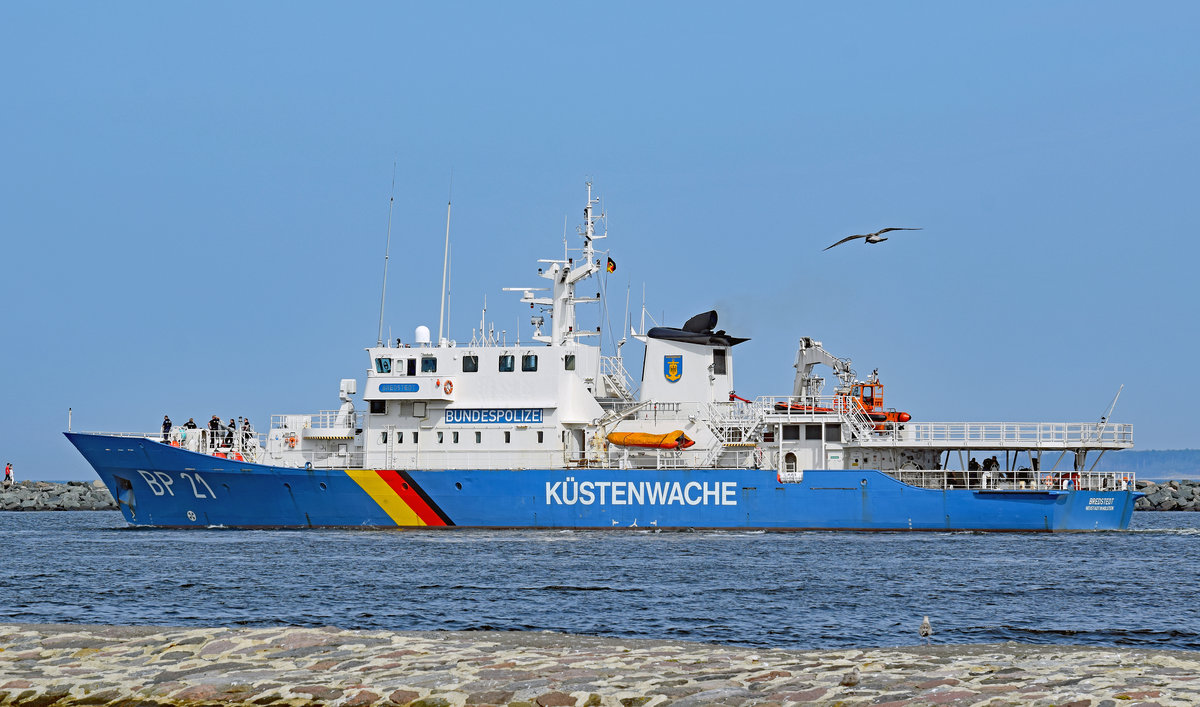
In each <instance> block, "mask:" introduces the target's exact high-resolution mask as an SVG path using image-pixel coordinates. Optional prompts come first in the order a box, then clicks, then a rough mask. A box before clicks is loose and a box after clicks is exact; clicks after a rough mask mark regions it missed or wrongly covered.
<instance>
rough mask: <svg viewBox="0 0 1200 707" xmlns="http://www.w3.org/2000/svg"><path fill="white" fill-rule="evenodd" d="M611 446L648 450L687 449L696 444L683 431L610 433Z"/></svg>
mask: <svg viewBox="0 0 1200 707" xmlns="http://www.w3.org/2000/svg"><path fill="white" fill-rule="evenodd" d="M608 441H609V443H610V444H615V445H617V446H618V447H645V448H647V449H687V448H688V447H690V446H692V445H693V444H695V442H694V441H692V439H691V438H690V437H688V436H687V435H685V434H684V433H683V431H682V430H675V431H674V432H668V433H666V434H665V435H656V434H652V433H650V432H610V433H609V435H608Z"/></svg>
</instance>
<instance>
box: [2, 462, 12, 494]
mask: <svg viewBox="0 0 1200 707" xmlns="http://www.w3.org/2000/svg"><path fill="white" fill-rule="evenodd" d="M13 483H15V482H14V481H13V473H12V462H8V463H7V464H5V465H4V488H9V487H10V486H12V485H13Z"/></svg>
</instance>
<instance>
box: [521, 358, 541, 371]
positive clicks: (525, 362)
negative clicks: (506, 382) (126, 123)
mask: <svg viewBox="0 0 1200 707" xmlns="http://www.w3.org/2000/svg"><path fill="white" fill-rule="evenodd" d="M521 370H522V371H524V372H525V373H531V372H533V371H536V370H537V354H525V355H524V356H522V357H521Z"/></svg>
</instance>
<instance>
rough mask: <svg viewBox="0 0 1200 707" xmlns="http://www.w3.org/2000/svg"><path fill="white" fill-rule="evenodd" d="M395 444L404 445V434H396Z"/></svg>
mask: <svg viewBox="0 0 1200 707" xmlns="http://www.w3.org/2000/svg"><path fill="white" fill-rule="evenodd" d="M396 444H404V432H402V431H400V432H396Z"/></svg>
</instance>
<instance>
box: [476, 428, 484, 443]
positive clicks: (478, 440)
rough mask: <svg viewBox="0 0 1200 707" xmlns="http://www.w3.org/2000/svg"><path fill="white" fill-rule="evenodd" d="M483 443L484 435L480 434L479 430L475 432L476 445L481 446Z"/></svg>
mask: <svg viewBox="0 0 1200 707" xmlns="http://www.w3.org/2000/svg"><path fill="white" fill-rule="evenodd" d="M482 441H483V433H482V432H480V431H479V430H475V444H479V443H480V442H482Z"/></svg>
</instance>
